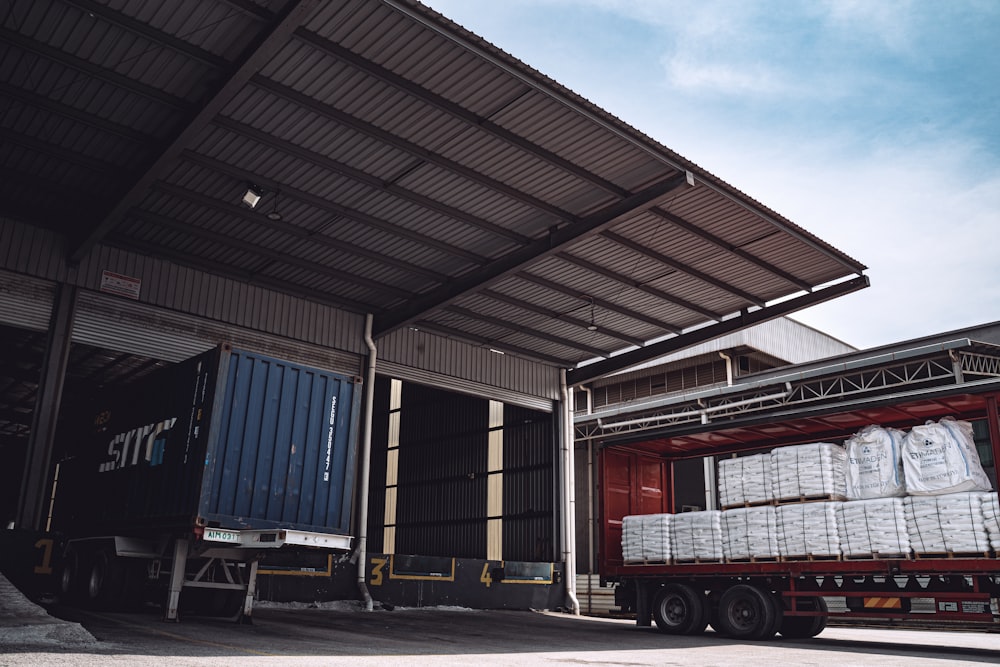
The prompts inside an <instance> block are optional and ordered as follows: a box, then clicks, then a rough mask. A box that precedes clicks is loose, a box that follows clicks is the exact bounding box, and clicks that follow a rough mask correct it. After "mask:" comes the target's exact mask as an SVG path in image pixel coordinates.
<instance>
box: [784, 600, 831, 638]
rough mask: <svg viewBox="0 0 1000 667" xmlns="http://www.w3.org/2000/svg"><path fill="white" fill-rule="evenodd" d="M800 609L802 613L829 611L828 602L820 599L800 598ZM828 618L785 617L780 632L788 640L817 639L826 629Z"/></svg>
mask: <svg viewBox="0 0 1000 667" xmlns="http://www.w3.org/2000/svg"><path fill="white" fill-rule="evenodd" d="M797 604H798V607H799V609H800V610H802V611H822V612H826V611H828V610H829V607H827V604H826V600H824V599H823V598H820V597H816V598H799V600H798V603H797ZM826 621H827V617H826V616H785V617H784V618H783V619H782V621H781V627H780V628H779V629H778V632H780V633H781V636H782V637H787V638H788V639H808V638H810V637H815V636H816V635H818V634H819V633H821V632H823V630H825V629H826Z"/></svg>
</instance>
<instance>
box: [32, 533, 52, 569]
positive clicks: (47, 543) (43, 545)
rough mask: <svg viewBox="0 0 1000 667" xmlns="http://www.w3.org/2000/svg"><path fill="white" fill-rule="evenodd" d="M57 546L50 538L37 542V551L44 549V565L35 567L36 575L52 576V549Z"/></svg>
mask: <svg viewBox="0 0 1000 667" xmlns="http://www.w3.org/2000/svg"><path fill="white" fill-rule="evenodd" d="M54 545H55V542H53V541H52V540H51V539H49V538H43V539H41V540H38V541H37V542H35V548H36V549H44V551H43V552H42V564H41V565H36V566H35V574H52V547H53V546H54Z"/></svg>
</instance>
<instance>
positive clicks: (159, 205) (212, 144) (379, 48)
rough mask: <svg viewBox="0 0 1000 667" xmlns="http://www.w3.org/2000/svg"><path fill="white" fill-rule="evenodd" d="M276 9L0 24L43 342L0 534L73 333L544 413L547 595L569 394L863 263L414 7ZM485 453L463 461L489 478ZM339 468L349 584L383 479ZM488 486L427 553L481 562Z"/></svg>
mask: <svg viewBox="0 0 1000 667" xmlns="http://www.w3.org/2000/svg"><path fill="white" fill-rule="evenodd" d="M279 4H280V7H279V8H278V9H276V10H272V9H271V8H266V7H262V6H259V5H256V4H252V3H251V4H247V3H243V2H233V1H231V0H214V1H212V2H208V3H198V8H199V11H197V12H194V11H188V7H187V5H186V3H185V2H183V1H182V0H176V1H172V2H167V3H165V4H164V3H161V4H160V5H159V7H160V10H161V12H162V13H159V14H155V15H152V14H148V13H146V12H144V11H143V9H142V6H141V5H134V6H133V5H130V4H127V5H125V6H123V7H121V8H113V7H110V6H106V5H102V4H100V3H93V2H84V1H83V0H45V1H41V2H32V3H23V4H17V5H14V6H12V9H11V11H10V12H8V13H7V15H6V16H5V19H4V20H5V23H4V25H3V28H2V33H0V37H2V40H3V42H4V47H5V49H6V51H5V59H7V60H9V62H11V63H15V64H16V65H17V66H16V67H12V68H11V69H10V70H7V71H5V74H4V75H3V79H2V80H0V90H2V91H3V93H4V95H5V97H6V98H7V99H8V103H9V107H8V113H7V115H6V116H5V118H6V119H7V124H6V125H5V126H4V127H3V128H2V132H0V146H2V150H3V152H4V153H5V154H6V155H8V156H9V157H8V161H7V162H6V163H5V164H4V166H3V174H4V178H3V179H0V202H2V204H0V206H2V208H0V216H2V218H0V286H2V287H3V289H0V300H2V301H0V303H2V305H3V306H4V307H3V308H2V309H0V319H2V322H0V324H2V325H3V326H6V327H10V328H12V329H17V330H19V331H23V330H27V331H36V332H37V331H45V332H46V333H47V343H46V345H45V346H44V351H43V359H42V361H41V364H40V365H37V366H35V365H32V366H31V367H30V370H29V371H28V372H29V373H30V374H32V375H34V376H35V377H37V381H33V380H31V379H30V378H29V380H28V381H27V383H28V385H29V386H28V387H27V389H25V388H24V386H22V385H19V384H17V383H18V382H23V380H19V379H17V378H18V377H19V374H21V375H23V372H24V369H23V368H21V367H20V366H19V365H18V364H19V363H20V360H18V359H16V358H13V357H11V356H8V357H7V358H6V360H5V362H4V365H3V368H4V369H6V370H5V372H4V374H3V376H4V377H5V378H6V379H5V382H6V385H5V387H4V388H3V389H2V390H0V391H2V395H3V396H4V397H5V403H6V404H7V411H6V412H5V413H4V415H5V416H6V417H5V418H6V421H5V422H4V423H3V424H2V427H3V433H4V434H5V443H4V448H5V450H9V451H11V452H14V453H15V456H16V455H23V456H24V459H25V461H26V465H25V471H26V473H25V477H24V483H23V484H22V485H21V493H20V494H19V498H18V504H17V507H15V508H13V514H14V523H15V525H17V526H18V527H21V528H24V529H28V530H36V529H41V528H43V527H44V519H45V515H46V508H47V505H48V502H49V497H50V495H51V493H50V492H51V481H52V475H51V473H52V463H53V462H54V460H53V458H54V455H55V452H56V449H57V447H58V443H59V440H60V436H59V433H58V416H59V415H60V413H61V407H62V405H63V403H66V404H70V403H72V396H70V395H66V391H65V386H66V384H65V379H66V378H67V377H75V376H77V375H80V373H78V369H77V368H74V367H73V366H72V362H73V361H74V359H75V357H74V355H73V354H72V352H73V346H74V345H81V344H86V345H91V346H94V347H95V348H96V349H97V350H99V352H96V353H95V354H97V355H108V356H109V357H110V358H111V359H114V360H117V361H118V362H120V363H122V364H127V365H135V366H143V365H145V364H146V363H150V364H156V363H161V362H176V361H179V360H181V359H184V358H187V357H189V356H192V355H193V354H195V353H197V352H199V351H202V350H204V349H208V348H210V347H212V346H214V345H216V344H218V343H220V342H223V341H231V342H233V343H234V344H236V345H238V346H240V347H243V348H246V349H250V350H255V351H260V352H263V353H266V354H272V355H274V356H276V357H279V358H283V359H287V360H289V361H293V362H301V363H307V364H311V365H314V366H317V367H319V368H324V369H327V370H331V371H335V372H341V373H347V374H352V375H353V374H356V375H359V376H363V377H365V378H366V386H367V388H368V390H369V391H374V386H373V385H374V384H375V381H374V380H375V378H376V377H380V378H383V381H386V382H388V381H393V380H397V381H401V382H403V383H412V384H413V385H414V386H418V385H419V386H433V387H436V388H441V389H443V390H445V391H447V392H450V393H451V394H453V395H454V396H453V397H449V398H444V399H443V401H444V404H445V405H447V404H457V403H459V402H460V400H459V399H458V398H455V397H457V396H469V395H472V396H475V397H481V398H483V399H486V400H489V401H495V402H496V403H498V404H500V405H502V406H503V407H504V409H505V410H515V411H516V410H517V409H527V410H533V411H537V412H540V413H543V414H546V415H549V417H548V419H550V422H551V429H550V430H549V431H548V435H547V436H546V437H545V438H543V440H542V441H541V442H540V443H539V444H538V445H537V447H531V448H526V450H525V452H523V456H524V457H526V458H528V459H531V457H533V456H535V450H538V449H539V448H541V449H542V450H544V451H545V454H546V457H547V461H546V462H545V463H544V465H543V468H544V469H545V470H546V472H545V475H546V476H547V478H548V479H549V480H550V481H551V484H552V488H553V494H554V496H555V497H553V498H550V500H551V503H550V505H549V506H547V507H546V508H545V509H544V510H541V511H542V512H543V514H544V516H542V517H541V518H540V519H539V521H543V522H546V523H547V524H548V525H549V526H551V529H552V530H551V533H552V536H551V542H552V543H551V544H550V545H548V547H547V548H546V550H545V553H544V554H543V555H532V556H531V558H532V559H535V558H537V559H539V560H537V561H535V560H531V561H523V562H541V563H549V564H553V563H559V562H562V563H563V566H564V568H565V570H564V577H563V580H562V582H561V583H559V584H552V586H555V587H557V588H559V590H561V591H563V592H564V593H565V594H566V597H567V599H568V602H567V604H568V606H570V607H574V606H575V599H574V595H573V588H574V586H575V564H574V560H575V556H574V555H575V552H576V547H575V536H574V530H573V525H572V524H573V521H572V515H573V509H574V507H573V506H574V502H575V501H574V498H573V494H572V488H573V477H572V474H571V471H572V468H573V447H572V441H571V438H572V426H571V423H570V407H569V401H568V393H567V392H568V385H572V384H576V383H580V382H585V381H586V380H587V379H588V378H593V377H596V376H597V375H599V374H603V373H607V372H610V371H612V370H614V369H617V368H623V367H625V366H628V365H631V364H634V363H637V362H639V361H642V360H645V359H650V358H654V357H655V356H658V355H660V354H663V353H664V352H666V351H670V350H676V349H681V348H683V347H686V346H689V345H694V344H696V343H698V342H701V341H704V340H707V339H709V338H712V337H715V336H718V335H720V334H723V333H726V332H729V331H733V330H737V329H739V328H741V327H745V326H748V325H750V324H753V323H757V322H763V321H767V320H769V319H773V318H775V317H780V316H782V315H784V314H787V313H790V312H794V311H795V310H798V309H800V308H803V307H806V306H809V305H814V304H816V303H819V302H822V301H825V300H827V299H831V298H836V297H838V296H840V295H843V294H847V293H850V292H852V291H855V290H858V289H862V288H864V287H865V286H866V285H867V284H868V281H867V277H866V276H865V275H864V270H865V268H866V267H865V266H864V265H863V264H861V263H860V262H858V261H856V260H854V259H852V258H850V257H848V256H846V255H845V254H844V253H842V252H840V251H838V250H837V249H835V248H833V247H831V246H829V245H828V244H826V243H824V242H823V241H822V240H820V239H817V238H815V237H814V236H812V235H811V234H809V232H807V231H806V230H804V229H802V228H801V227H799V226H797V225H795V224H794V223H793V222H791V221H789V220H787V219H785V218H783V217H782V216H781V215H780V214H778V213H776V212H774V211H771V210H769V209H768V208H767V207H766V206H764V205H762V204H760V203H759V202H756V201H754V200H752V199H751V198H749V197H747V196H746V195H744V194H742V193H741V192H740V191H739V190H738V189H736V188H734V187H733V186H731V185H729V184H727V183H724V182H723V181H721V180H720V179H718V178H716V177H715V176H713V175H712V174H711V173H710V172H708V171H706V170H704V169H702V168H700V167H698V166H697V165H696V164H695V163H694V162H691V161H689V160H687V159H685V158H682V157H681V156H678V155H676V154H675V153H673V152H672V151H670V150H669V149H668V148H667V147H665V146H663V145H661V144H659V143H657V142H656V141H654V140H652V139H651V138H649V137H646V136H644V135H642V134H641V133H640V132H638V131H636V130H635V129H634V128H631V127H629V126H628V125H627V124H625V123H623V122H622V121H620V120H618V119H616V118H614V117H612V116H610V115H609V114H607V113H606V112H604V111H603V110H601V109H599V108H597V107H596V106H594V105H593V104H591V103H590V102H588V101H587V100H585V99H583V98H581V97H579V96H578V95H576V94H574V93H572V92H571V91H568V90H566V89H565V88H563V87H561V86H559V85H558V84H557V83H555V82H553V81H551V80H549V79H547V78H546V77H545V76H544V75H542V74H540V73H538V72H536V71H534V70H532V69H530V68H529V67H527V66H526V65H524V64H523V63H521V62H519V61H517V60H516V59H515V58H513V57H511V56H510V55H508V54H505V53H503V52H502V51H500V50H498V49H496V48H495V47H493V46H491V45H490V44H488V43H487V42H485V41H484V40H482V39H481V38H479V37H477V36H475V35H473V34H471V33H468V32H467V31H465V30H463V29H462V28H460V27H459V26H456V25H455V24H453V23H451V22H450V21H448V20H447V19H446V18H445V17H442V16H440V15H439V14H436V13H435V12H433V11H432V10H429V9H427V8H426V7H423V6H422V5H420V4H418V3H416V2H411V1H409V0H405V1H401V0H356V1H352V2H338V3H320V2H316V1H315V0H289V1H288V2H284V3H279ZM166 16H169V17H170V20H166V19H165V18H164V17H166ZM208 26H211V27H212V29H211V30H208V29H207V27H208ZM91 41H96V42H103V43H108V44H115V45H117V46H119V47H120V48H119V49H108V50H97V51H93V50H90V49H89V48H88V47H87V46H86V45H87V44H89V43H91ZM126 65H127V66H126ZM17 71H23V72H28V73H30V76H26V77H18V76H15V74H14V73H15V72H17ZM241 202H243V203H241ZM595 358H598V359H602V360H601V361H599V362H597V363H592V364H589V365H585V366H581V365H580V364H581V362H585V361H588V360H592V359H595ZM147 360H148V361H147ZM15 371H16V372H15ZM8 376H10V377H8ZM565 378H568V379H565ZM19 387H20V388H19ZM400 409H401V410H403V411H405V410H406V409H407V407H406V406H405V405H403V406H402V407H401V408H400ZM498 409H499V408H498ZM388 410H389V411H388V413H383V414H376V413H373V412H372V411H369V412H368V413H367V414H366V420H367V423H368V428H369V430H371V429H374V428H381V426H380V424H382V423H383V422H388V420H389V419H390V415H391V414H392V408H389V409H388ZM29 415H30V417H29ZM27 420H30V425H28V426H27V427H26V426H25V424H24V423H23V422H25V421H27ZM477 428H481V429H482V433H483V435H484V436H485V435H486V434H488V433H489V432H490V430H491V427H490V426H489V423H488V422H487V423H486V424H485V425H480V426H478V427H477ZM389 449H391V448H389ZM498 451H499V450H498V449H497V448H496V447H494V449H493V453H494V456H498V454H497V452H498ZM486 452H487V458H486V461H485V465H484V466H481V467H480V468H478V469H477V470H473V471H469V472H470V473H471V474H473V475H480V476H485V477H486V478H487V479H494V480H496V479H499V478H498V476H497V474H496V473H498V472H499V469H498V468H497V466H496V461H494V462H493V463H492V464H491V463H490V460H489V453H490V447H489V445H488V444H487V447H486ZM504 452H505V455H507V454H506V452H508V449H507V448H504ZM508 463H510V465H508ZM363 465H364V464H363ZM503 466H504V469H505V470H507V469H509V468H513V469H519V468H524V467H526V466H525V464H524V462H523V461H520V462H519V461H513V462H507V461H505V462H504V463H503ZM546 466H547V467H546ZM527 467H530V466H527ZM387 469H388V468H387ZM366 472H367V471H366ZM539 474H540V473H539ZM361 479H362V480H363V481H362V485H363V486H362V488H361V489H359V498H358V501H359V508H361V509H359V516H358V517H357V521H356V524H355V537H356V538H357V540H356V543H355V545H354V546H353V547H352V548H353V549H354V550H356V551H357V555H358V558H357V560H358V561H359V562H360V566H359V569H358V575H357V576H358V579H359V582H358V583H360V584H362V588H364V584H365V583H366V582H367V581H369V579H370V576H371V573H370V572H369V571H368V570H367V569H366V568H367V567H370V565H371V564H370V563H369V562H368V558H367V556H366V553H367V540H368V539H369V538H370V537H371V535H370V534H366V531H367V530H368V527H369V522H368V521H367V520H366V519H367V516H366V512H367V504H368V502H369V500H370V499H371V500H375V501H384V500H385V498H387V497H388V496H389V495H391V492H389V493H387V490H388V489H391V488H393V485H392V484H389V483H386V484H385V485H384V486H380V487H379V486H376V487H372V488H371V490H370V493H367V492H365V491H366V489H367V479H368V475H367V474H362V475H361ZM504 479H505V481H507V480H509V479H510V477H509V475H507V474H506V472H505V477H504ZM493 484H494V487H493V490H492V492H493V496H492V497H491V496H490V495H489V494H490V483H489V482H487V484H486V485H485V488H484V489H483V492H485V493H486V495H487V497H486V498H485V499H483V500H484V501H485V502H487V503H488V502H490V499H491V498H492V502H493V503H496V504H495V505H493V506H490V507H487V508H486V510H485V511H484V510H482V509H480V510H477V513H478V514H479V516H478V517H477V520H479V521H480V522H481V523H484V524H485V529H486V530H487V531H490V530H493V531H494V532H493V533H492V535H494V538H492V540H493V541H492V542H490V540H489V539H487V540H486V545H485V547H482V546H479V545H481V543H482V542H483V535H481V534H479V533H475V534H474V535H473V534H471V533H470V535H469V536H468V537H467V538H462V539H460V540H459V542H457V543H455V546H454V547H453V549H452V550H454V551H456V552H457V551H463V552H464V553H466V554H474V555H475V556H477V557H478V558H480V559H482V560H484V561H487V560H489V561H503V560H507V554H506V553H505V552H504V544H505V543H504V541H502V540H499V541H498V540H497V539H496V538H495V536H496V535H497V534H498V533H497V532H496V531H498V530H499V531H501V532H502V530H503V526H504V525H505V524H508V525H509V523H508V522H506V521H505V519H506V518H507V515H508V514H509V513H510V512H511V511H512V510H509V507H508V503H513V502H514V500H515V499H516V497H517V492H516V490H514V489H512V488H511V486H510V485H509V484H505V485H504V486H503V488H502V489H499V488H497V486H496V482H493ZM408 509H410V510H412V511H418V510H417V509H415V508H413V507H412V505H409V506H408ZM513 511H514V512H515V513H517V512H518V510H516V509H515V510H513ZM520 511H521V512H522V513H523V511H524V510H523V508H522V509H521V510H520ZM382 519H383V520H384V517H382ZM418 519H420V520H427V521H429V522H431V523H434V522H441V521H444V520H447V517H442V516H427V517H418ZM418 522H419V521H418ZM490 522H492V523H490ZM385 523H386V524H387V525H389V524H390V523H391V522H388V521H386V522H385ZM385 527H386V526H383V527H382V528H383V529H384V528H385ZM487 534H488V535H489V534H491V533H487ZM384 539H385V532H383V540H384ZM491 544H492V547H491V546H490V545H491ZM420 548H421V549H422V548H423V547H420ZM383 549H385V547H384V546H383ZM394 549H395V547H393V548H392V549H390V550H389V551H390V553H388V554H385V555H390V556H391V555H394V554H393V553H392V551H393V550H394ZM549 554H551V555H549ZM403 555H416V556H421V555H439V554H403ZM450 555H451V556H455V557H457V556H458V555H459V554H458V553H454V554H450ZM519 562H522V561H519Z"/></svg>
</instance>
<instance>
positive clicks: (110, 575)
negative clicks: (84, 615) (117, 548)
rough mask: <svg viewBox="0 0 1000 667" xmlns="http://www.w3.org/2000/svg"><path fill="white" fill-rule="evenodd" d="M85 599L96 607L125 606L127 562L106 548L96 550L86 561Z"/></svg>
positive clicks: (88, 603) (112, 607) (113, 607)
mask: <svg viewBox="0 0 1000 667" xmlns="http://www.w3.org/2000/svg"><path fill="white" fill-rule="evenodd" d="M86 564H87V568H86V570H84V571H85V572H86V573H87V575H86V579H85V581H84V589H83V595H84V601H85V602H86V604H87V606H90V607H93V608H95V609H118V608H120V607H122V606H124V604H123V603H124V593H125V563H124V560H123V559H122V558H119V557H118V556H116V555H115V554H113V553H111V552H110V551H108V550H106V549H98V550H97V551H94V552H93V553H92V554H91V555H90V558H88V559H87V561H86Z"/></svg>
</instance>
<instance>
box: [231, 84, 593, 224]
mask: <svg viewBox="0 0 1000 667" xmlns="http://www.w3.org/2000/svg"><path fill="white" fill-rule="evenodd" d="M251 83H252V84H253V85H255V86H257V87H259V88H261V89H263V90H266V91H268V92H269V93H272V94H274V95H277V96H279V97H283V98H285V99H286V100H288V101H290V102H293V103H295V104H297V105H299V106H301V107H305V108H307V109H310V110H311V111H312V112H313V113H315V114H317V115H320V116H323V117H325V118H328V119H329V120H332V121H333V122H335V123H338V124H340V125H343V126H344V127H349V128H351V129H352V130H355V131H357V132H360V133H362V134H365V135H367V136H369V137H372V138H374V139H378V140H379V141H381V142H382V143H385V144H388V145H390V146H393V147H395V148H398V149H399V150H401V151H404V152H406V153H409V154H410V155H412V156H414V157H416V158H418V159H420V160H422V161H424V162H427V163H430V164H433V165H436V166H438V167H440V168H442V169H446V170H448V171H450V172H452V173H455V174H458V175H459V176H462V177H463V178H466V179H468V180H470V181H472V182H474V183H479V184H480V185H482V186H484V187H487V188H489V189H490V190H493V191H495V192H498V193H500V194H502V195H505V196H507V197H509V198H510V199H513V200H514V201H517V202H520V203H522V204H524V205H525V206H530V207H531V208H534V209H536V210H538V211H541V212H542V213H545V214H546V215H549V216H551V217H553V218H555V219H557V220H563V221H565V222H569V223H573V222H575V221H576V220H577V217H576V216H575V215H573V214H572V213H570V212H568V211H564V210H563V209H561V208H559V207H558V206H553V205H552V204H549V203H548V202H546V201H542V200H541V199H538V198H537V197H535V196H533V195H530V194H528V193H526V192H523V191H521V190H518V189H517V188H515V187H512V186H510V185H507V184H506V183H504V182H502V181H498V180H497V179H495V178H491V177H490V176H487V175H485V174H482V173H480V172H478V171H476V170H475V169H471V168H469V167H467V166H465V165H464V164H461V163H459V162H455V161H454V160H451V159H449V158H446V157H444V156H443V155H441V154H440V153H436V152H434V151H432V150H428V149H426V148H424V147H423V146H420V145H418V144H415V143H413V142H412V141H409V140H408V139H404V138H403V137H400V136H398V135H395V134H393V133H391V132H387V131H386V130H383V129H382V128H380V127H378V126H376V125H373V124H372V123H368V122H366V121H363V120H361V119H359V118H356V117H354V116H352V115H350V114H349V113H346V112H344V111H341V110H340V109H336V108H334V107H332V106H330V105H328V104H324V103H322V102H320V101H319V100H317V99H315V98H312V97H309V96H308V95H304V94H302V93H300V92H299V91H297V90H294V89H293V88H289V87H288V86H283V85H281V84H279V83H276V82H274V81H271V80H270V79H268V78H266V77H263V76H260V75H258V76H255V77H254V78H253V79H252V80H251Z"/></svg>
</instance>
